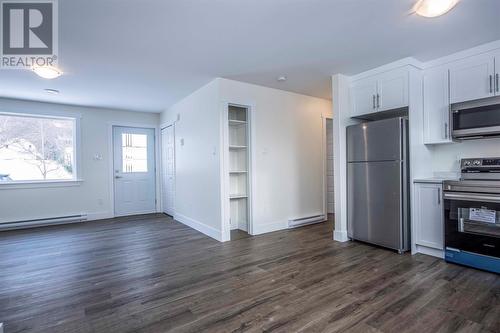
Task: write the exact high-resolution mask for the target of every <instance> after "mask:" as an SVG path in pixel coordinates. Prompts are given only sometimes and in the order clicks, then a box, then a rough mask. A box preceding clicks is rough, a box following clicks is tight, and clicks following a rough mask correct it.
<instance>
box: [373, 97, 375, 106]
mask: <svg viewBox="0 0 500 333" xmlns="http://www.w3.org/2000/svg"><path fill="white" fill-rule="evenodd" d="M373 108H374V109H375V95H373Z"/></svg>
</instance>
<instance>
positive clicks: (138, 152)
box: [113, 126, 156, 216]
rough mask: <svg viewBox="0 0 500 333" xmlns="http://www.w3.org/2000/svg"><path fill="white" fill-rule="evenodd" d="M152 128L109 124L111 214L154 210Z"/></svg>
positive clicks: (153, 137) (150, 211)
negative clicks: (111, 146)
mask: <svg viewBox="0 0 500 333" xmlns="http://www.w3.org/2000/svg"><path fill="white" fill-rule="evenodd" d="M154 141H155V135H154V129H151V128H136V127H118V126H114V127H113V155H114V157H113V159H114V162H113V165H114V168H113V171H114V197H115V215H116V216H123V215H133V214H145V213H153V212H155V211H156V186H155V183H156V182H155V156H154V151H155V149H154V146H155V142H154Z"/></svg>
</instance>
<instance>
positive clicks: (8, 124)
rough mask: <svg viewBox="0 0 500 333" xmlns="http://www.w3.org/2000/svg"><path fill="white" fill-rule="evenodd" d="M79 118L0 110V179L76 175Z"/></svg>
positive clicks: (36, 178) (67, 177) (37, 178)
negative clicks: (75, 149)
mask: <svg viewBox="0 0 500 333" xmlns="http://www.w3.org/2000/svg"><path fill="white" fill-rule="evenodd" d="M74 131H75V120H74V119H67V118H45V117H33V116H24V115H9V114H0V182H2V181H3V182H6V181H29V180H57V179H73V178H74V175H73V169H74V144H73V137H74Z"/></svg>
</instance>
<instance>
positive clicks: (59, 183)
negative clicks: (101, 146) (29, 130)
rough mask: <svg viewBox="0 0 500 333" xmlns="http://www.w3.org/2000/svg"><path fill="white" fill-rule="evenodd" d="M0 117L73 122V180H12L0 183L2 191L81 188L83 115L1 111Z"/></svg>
mask: <svg viewBox="0 0 500 333" xmlns="http://www.w3.org/2000/svg"><path fill="white" fill-rule="evenodd" d="M0 115H5V116H17V117H28V118H45V119H55V120H71V121H72V122H73V152H74V154H73V155H74V156H73V159H74V161H73V169H74V170H73V178H71V179H46V180H10V181H2V182H0V190H3V189H13V188H44V187H45V188H46V187H66V186H79V185H80V184H81V183H82V182H83V178H82V172H81V170H82V167H81V128H80V122H81V115H80V114H76V113H64V114H63V113H61V112H43V113H38V112H29V111H26V112H24V111H23V112H9V111H3V110H0Z"/></svg>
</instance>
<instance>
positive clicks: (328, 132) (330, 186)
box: [325, 118, 335, 229]
mask: <svg viewBox="0 0 500 333" xmlns="http://www.w3.org/2000/svg"><path fill="white" fill-rule="evenodd" d="M325 127H326V128H325V141H326V142H325V147H326V157H325V160H326V163H325V164H326V167H325V171H326V175H325V179H326V186H325V190H326V193H325V198H326V203H325V205H326V214H327V217H328V223H329V224H330V225H331V227H332V229H333V228H334V226H335V223H334V212H335V188H334V173H333V165H334V163H333V119H332V118H326V119H325Z"/></svg>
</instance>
